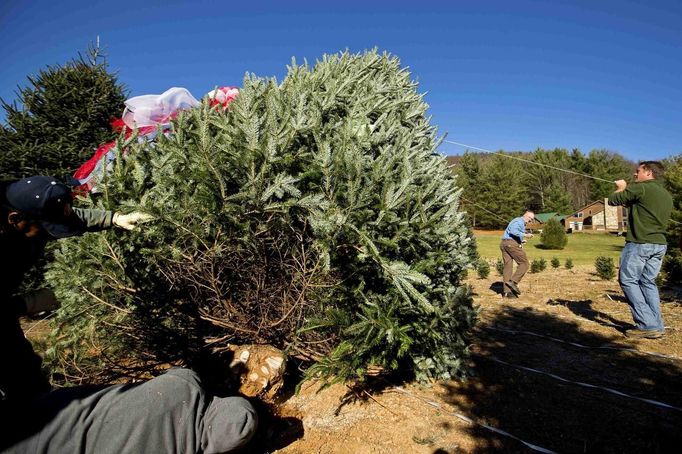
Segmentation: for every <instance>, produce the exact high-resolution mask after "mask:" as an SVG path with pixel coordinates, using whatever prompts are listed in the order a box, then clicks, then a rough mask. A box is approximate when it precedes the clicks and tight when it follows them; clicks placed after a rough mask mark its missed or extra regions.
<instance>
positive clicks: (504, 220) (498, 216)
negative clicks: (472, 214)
mask: <svg viewBox="0 0 682 454" xmlns="http://www.w3.org/2000/svg"><path fill="white" fill-rule="evenodd" d="M459 198H460V199H462V200H463V201H464V202H465V203H470V204H472V205H474V206H475V207H478V208H480V209H481V210H483V211H485V212H486V213H488V214H491V215H493V216H495V217H496V218H497V219H499V220H500V221H502V222H505V223H506V222H507V221H508V219H505V218H503V217H502V216H500V215H499V214H496V213H493V212H492V211H490V210H489V209H487V208H484V207H482V206H481V205H479V204H477V203H475V202H472V201H471V200H467V199H465V198H464V197H462V196H459Z"/></svg>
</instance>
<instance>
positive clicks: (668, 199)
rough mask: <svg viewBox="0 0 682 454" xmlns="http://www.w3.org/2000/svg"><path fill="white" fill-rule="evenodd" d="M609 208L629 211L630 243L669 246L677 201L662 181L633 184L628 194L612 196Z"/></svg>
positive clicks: (619, 193) (626, 190)
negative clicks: (670, 229)
mask: <svg viewBox="0 0 682 454" xmlns="http://www.w3.org/2000/svg"><path fill="white" fill-rule="evenodd" d="M609 205H612V206H614V205H623V206H626V207H627V208H628V233H627V235H626V237H625V240H626V241H630V242H632V243H652V244H667V241H666V238H665V231H666V229H667V226H668V221H669V220H670V213H671V212H672V209H673V198H672V196H671V195H670V193H669V192H668V191H666V189H665V188H664V187H663V186H662V185H661V184H660V183H659V182H658V181H656V180H646V181H640V182H637V183H632V184H631V185H628V187H627V188H625V190H624V191H622V192H615V193H613V194H611V195H610V196H609Z"/></svg>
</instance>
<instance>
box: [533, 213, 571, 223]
mask: <svg viewBox="0 0 682 454" xmlns="http://www.w3.org/2000/svg"><path fill="white" fill-rule="evenodd" d="M552 218H556V219H557V220H558V221H561V220H562V219H565V218H566V215H562V214H559V213H538V214H536V215H535V219H536V220H537V221H538V222H540V223H542V224H544V223H546V222H547V221H549V220H550V219H552Z"/></svg>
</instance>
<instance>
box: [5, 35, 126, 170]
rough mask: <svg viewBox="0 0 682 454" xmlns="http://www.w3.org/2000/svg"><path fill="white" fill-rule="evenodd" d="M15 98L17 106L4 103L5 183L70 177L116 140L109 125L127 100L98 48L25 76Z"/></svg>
mask: <svg viewBox="0 0 682 454" xmlns="http://www.w3.org/2000/svg"><path fill="white" fill-rule="evenodd" d="M17 95H18V102H14V103H11V104H10V103H7V102H5V101H2V108H3V109H4V110H5V114H6V125H3V126H1V127H0V178H5V179H9V178H23V177H26V176H30V175H37V174H44V175H53V176H55V177H57V178H64V177H65V176H66V175H70V174H72V173H73V172H74V171H75V170H76V169H77V168H78V167H79V166H80V165H81V164H82V163H83V162H85V161H86V160H87V159H88V158H89V157H90V156H91V155H92V153H93V149H94V148H95V147H97V146H98V145H100V144H101V143H104V142H107V141H109V140H112V139H113V138H114V137H115V136H116V134H115V133H113V132H112V129H111V126H110V120H111V119H112V118H115V117H119V116H120V115H121V112H122V111H123V107H124V106H123V102H124V101H125V98H126V94H125V89H124V87H123V86H122V85H121V84H119V83H118V82H117V80H116V75H114V74H112V73H109V72H108V71H107V64H106V60H105V59H104V57H103V56H102V54H101V51H100V49H99V48H97V47H91V48H89V49H88V53H87V55H86V56H82V55H81V56H79V57H78V58H76V59H74V60H72V61H69V62H68V63H66V64H64V65H55V66H47V68H45V69H42V70H40V71H39V72H38V74H37V75H35V76H34V75H31V76H28V85H27V86H26V87H20V88H19V90H18V92H17Z"/></svg>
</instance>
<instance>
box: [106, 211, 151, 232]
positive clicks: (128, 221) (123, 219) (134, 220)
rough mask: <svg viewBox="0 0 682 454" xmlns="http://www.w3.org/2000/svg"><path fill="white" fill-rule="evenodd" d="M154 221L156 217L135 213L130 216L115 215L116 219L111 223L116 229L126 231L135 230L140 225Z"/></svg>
mask: <svg viewBox="0 0 682 454" xmlns="http://www.w3.org/2000/svg"><path fill="white" fill-rule="evenodd" d="M152 219H154V216H152V215H150V214H147V213H140V212H139V211H133V212H132V213H129V214H121V213H114V217H113V219H112V221H111V222H112V223H113V224H114V225H115V226H116V227H120V228H122V229H126V230H134V229H135V228H136V227H137V226H138V225H139V224H143V223H145V222H149V221H151V220H152Z"/></svg>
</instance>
